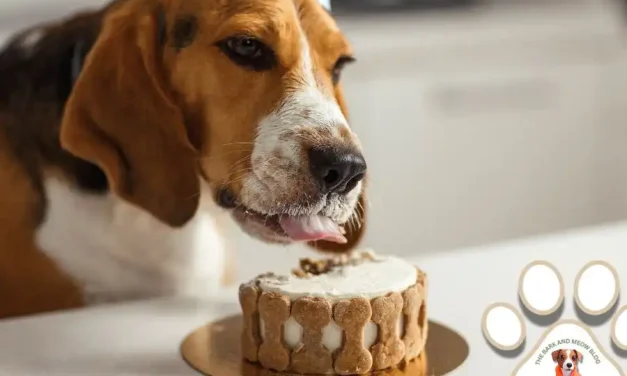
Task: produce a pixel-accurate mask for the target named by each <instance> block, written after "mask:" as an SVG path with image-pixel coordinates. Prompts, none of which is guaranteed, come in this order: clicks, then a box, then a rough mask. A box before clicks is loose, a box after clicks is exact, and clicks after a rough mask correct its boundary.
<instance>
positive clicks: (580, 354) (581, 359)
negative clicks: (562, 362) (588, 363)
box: [573, 350, 583, 363]
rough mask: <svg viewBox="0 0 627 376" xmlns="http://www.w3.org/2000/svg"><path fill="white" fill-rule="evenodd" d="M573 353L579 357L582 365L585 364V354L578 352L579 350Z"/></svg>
mask: <svg viewBox="0 0 627 376" xmlns="http://www.w3.org/2000/svg"><path fill="white" fill-rule="evenodd" d="M573 351H574V352H575V355H577V360H578V361H579V362H580V363H583V354H582V353H581V352H579V351H577V350H573Z"/></svg>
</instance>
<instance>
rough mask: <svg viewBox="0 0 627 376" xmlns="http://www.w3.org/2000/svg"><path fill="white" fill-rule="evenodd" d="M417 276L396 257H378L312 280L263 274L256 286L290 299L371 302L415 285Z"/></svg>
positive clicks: (413, 270) (407, 264)
mask: <svg viewBox="0 0 627 376" xmlns="http://www.w3.org/2000/svg"><path fill="white" fill-rule="evenodd" d="M417 277H418V272H417V270H416V268H415V267H414V266H413V265H411V264H409V263H407V262H406V261H403V260H401V259H400V258H397V257H393V256H384V257H382V256H378V257H375V259H374V260H368V259H364V260H363V261H361V262H360V263H358V264H356V265H346V266H340V267H336V268H334V269H333V270H332V271H330V272H328V273H325V274H321V275H314V276H311V277H309V278H299V277H296V276H289V277H288V276H275V275H270V276H267V275H264V276H260V277H258V278H257V283H258V286H259V288H260V289H261V290H262V291H266V292H276V293H280V294H282V295H285V296H287V297H289V298H290V299H291V300H296V299H298V298H301V297H303V296H313V297H318V298H325V299H328V300H330V301H331V302H333V301H337V300H341V299H352V298H358V297H363V298H367V299H372V298H376V297H378V296H385V295H387V294H389V293H391V292H402V291H405V290H406V289H407V288H408V287H410V286H412V285H414V284H416V278H417Z"/></svg>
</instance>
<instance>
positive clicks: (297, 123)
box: [241, 31, 361, 218]
mask: <svg viewBox="0 0 627 376" xmlns="http://www.w3.org/2000/svg"><path fill="white" fill-rule="evenodd" d="M301 32H302V31H301ZM301 43H302V51H301V58H300V66H299V67H298V71H297V72H295V74H297V75H298V76H299V77H298V78H299V79H298V80H295V81H296V82H298V83H299V84H300V86H298V87H296V88H295V89H293V90H291V91H290V92H287V93H286V95H285V97H284V99H283V100H282V101H281V102H280V103H279V104H278V106H277V108H276V109H274V111H272V112H271V113H270V114H269V115H268V116H266V117H265V118H264V119H262V120H261V122H260V123H259V127H258V132H257V137H256V139H255V146H254V148H253V152H252V156H251V161H252V167H253V169H252V170H253V174H251V175H249V176H248V178H247V179H245V180H244V185H243V189H242V192H241V196H242V201H243V202H244V203H245V204H246V206H247V207H249V208H251V209H253V210H257V211H260V212H265V213H269V214H272V213H271V210H279V211H280V209H281V206H282V205H285V204H286V203H284V202H282V197H281V195H280V193H276V192H286V191H288V192H289V191H293V190H294V184H295V182H297V181H298V180H299V179H300V178H302V174H303V168H305V171H306V167H303V166H306V164H307V161H303V160H302V155H304V154H306V153H304V150H303V148H302V146H301V141H302V140H299V139H298V138H297V137H295V136H294V135H295V134H297V133H298V131H299V130H302V129H303V128H309V129H313V130H315V129H321V128H325V129H324V130H325V131H327V132H326V133H325V136H324V137H327V138H328V137H329V135H330V137H331V138H330V139H328V141H329V142H330V141H333V140H332V138H337V140H341V133H340V128H342V127H344V128H346V129H348V122H347V121H346V118H345V117H344V114H343V113H342V110H341V109H340V106H339V105H338V103H337V102H336V100H335V98H334V96H333V93H332V92H328V91H329V90H325V89H324V88H323V87H322V86H321V85H319V84H318V82H317V80H316V77H315V71H314V66H313V62H312V59H311V54H310V47H309V43H308V42H307V38H306V37H305V35H304V33H303V34H302V37H301ZM290 134H291V135H290ZM360 189H361V185H358V186H357V187H356V188H355V191H356V192H358V191H359V190H360ZM274 196H276V197H274ZM352 196H354V197H357V194H355V195H350V194H349V199H352V198H353V197H352ZM261 197H263V198H261ZM353 201H356V198H355V199H354V200H353ZM326 204H327V203H325V202H320V203H319V206H320V207H319V208H309V210H316V209H322V206H324V205H326ZM332 206H334V207H333V208H327V209H329V210H330V211H331V212H340V213H334V214H337V218H341V217H347V216H348V215H350V213H351V212H352V207H351V206H350V205H342V203H341V202H339V201H338V202H337V204H336V205H332ZM291 214H292V215H298V214H299V213H297V212H294V213H291Z"/></svg>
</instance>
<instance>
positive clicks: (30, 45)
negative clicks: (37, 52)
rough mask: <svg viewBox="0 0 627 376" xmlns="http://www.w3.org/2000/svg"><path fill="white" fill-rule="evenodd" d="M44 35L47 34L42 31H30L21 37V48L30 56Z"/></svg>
mask: <svg viewBox="0 0 627 376" xmlns="http://www.w3.org/2000/svg"><path fill="white" fill-rule="evenodd" d="M44 35H45V33H44V31H43V30H42V29H33V30H30V31H28V32H27V33H26V34H25V35H23V36H22V37H21V39H20V41H19V44H20V47H22V49H23V50H24V51H25V52H26V53H28V54H30V53H31V52H32V51H33V49H34V48H35V47H36V46H37V44H38V43H39V41H40V40H41V38H43V36H44Z"/></svg>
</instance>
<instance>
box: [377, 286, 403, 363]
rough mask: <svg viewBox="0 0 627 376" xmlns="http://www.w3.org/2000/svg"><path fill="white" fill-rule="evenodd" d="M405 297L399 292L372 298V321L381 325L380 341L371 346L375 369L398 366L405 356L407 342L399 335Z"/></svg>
mask: <svg viewBox="0 0 627 376" xmlns="http://www.w3.org/2000/svg"><path fill="white" fill-rule="evenodd" d="M402 310H403V297H402V296H401V294H399V293H393V294H389V295H388V296H386V297H381V298H375V299H373V300H372V321H373V322H374V323H376V324H377V325H378V326H379V336H378V341H377V343H376V344H375V345H373V346H372V347H371V352H372V361H373V365H372V367H373V369H375V370H382V369H386V368H389V367H392V366H396V365H397V364H398V363H399V362H400V361H401V360H403V357H404V356H405V344H404V343H403V341H401V339H400V338H399V336H398V330H397V329H398V328H397V327H398V321H399V318H400V317H401V315H402Z"/></svg>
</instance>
